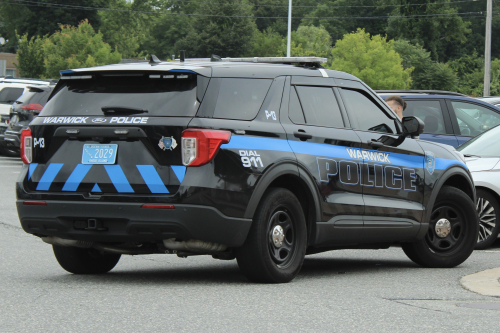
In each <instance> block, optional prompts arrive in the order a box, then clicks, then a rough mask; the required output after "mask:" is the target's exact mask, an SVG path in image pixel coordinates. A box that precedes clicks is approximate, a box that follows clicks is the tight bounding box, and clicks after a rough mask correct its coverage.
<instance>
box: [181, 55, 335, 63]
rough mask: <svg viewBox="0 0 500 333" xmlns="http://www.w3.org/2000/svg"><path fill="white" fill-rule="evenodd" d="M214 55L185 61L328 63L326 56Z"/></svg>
mask: <svg viewBox="0 0 500 333" xmlns="http://www.w3.org/2000/svg"><path fill="white" fill-rule="evenodd" d="M215 59H216V58H214V56H212V58H186V59H184V61H185V62H210V61H212V62H213V61H222V62H256V63H272V64H297V63H299V64H318V65H319V64H324V63H326V61H327V59H326V58H321V57H243V58H220V60H219V59H216V60H215ZM175 61H180V59H175Z"/></svg>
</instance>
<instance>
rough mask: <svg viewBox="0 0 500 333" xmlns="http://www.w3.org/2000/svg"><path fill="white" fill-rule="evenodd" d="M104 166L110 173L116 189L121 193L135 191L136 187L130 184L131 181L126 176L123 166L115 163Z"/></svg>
mask: <svg viewBox="0 0 500 333" xmlns="http://www.w3.org/2000/svg"><path fill="white" fill-rule="evenodd" d="M104 168H105V169H106V172H107V173H108V176H109V179H111V182H112V183H113V185H114V186H115V188H116V190H117V191H118V192H120V193H134V189H133V188H132V186H130V183H129V182H128V180H127V177H125V174H124V173H123V170H122V168H121V166H119V165H117V164H115V165H105V166H104Z"/></svg>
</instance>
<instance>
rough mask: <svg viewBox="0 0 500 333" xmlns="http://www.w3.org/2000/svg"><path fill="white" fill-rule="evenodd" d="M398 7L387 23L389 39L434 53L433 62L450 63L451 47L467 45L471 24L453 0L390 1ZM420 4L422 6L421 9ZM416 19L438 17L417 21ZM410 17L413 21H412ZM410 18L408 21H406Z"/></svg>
mask: <svg viewBox="0 0 500 333" xmlns="http://www.w3.org/2000/svg"><path fill="white" fill-rule="evenodd" d="M391 3H393V4H403V5H405V6H396V7H394V10H393V12H392V17H391V18H390V19H389V21H388V26H387V35H388V36H389V37H390V38H394V39H405V40H408V41H410V42H411V43H412V44H419V45H422V46H423V47H424V48H425V49H426V50H429V51H430V52H431V56H432V58H433V59H434V60H440V61H448V60H449V54H448V53H447V52H446V46H447V44H448V43H454V44H456V43H457V42H458V43H465V42H466V41H467V35H468V34H469V33H470V32H471V30H470V29H469V26H470V22H465V21H464V20H463V19H462V18H461V17H460V16H459V15H458V14H457V12H458V9H457V8H455V7H452V4H451V3H450V0H439V1H437V2H436V1H430V0H419V1H414V0H411V1H410V0H397V1H396V0H391ZM418 4H420V5H418ZM414 15H439V16H432V17H418V16H414ZM409 16H411V17H409ZM405 17H409V18H405Z"/></svg>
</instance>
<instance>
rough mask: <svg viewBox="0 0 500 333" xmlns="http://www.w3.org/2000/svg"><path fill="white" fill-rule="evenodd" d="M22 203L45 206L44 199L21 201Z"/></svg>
mask: <svg viewBox="0 0 500 333" xmlns="http://www.w3.org/2000/svg"><path fill="white" fill-rule="evenodd" d="M23 205H26V206H47V203H46V202H45V201H23Z"/></svg>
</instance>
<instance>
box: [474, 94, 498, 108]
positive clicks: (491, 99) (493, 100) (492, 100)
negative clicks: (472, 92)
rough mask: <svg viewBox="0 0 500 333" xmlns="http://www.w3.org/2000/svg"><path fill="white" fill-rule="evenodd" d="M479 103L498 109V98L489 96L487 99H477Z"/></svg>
mask: <svg viewBox="0 0 500 333" xmlns="http://www.w3.org/2000/svg"><path fill="white" fill-rule="evenodd" d="M477 99H478V100H480V101H483V102H486V103H490V104H493V105H494V106H496V107H500V96H489V97H478V98H477Z"/></svg>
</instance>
